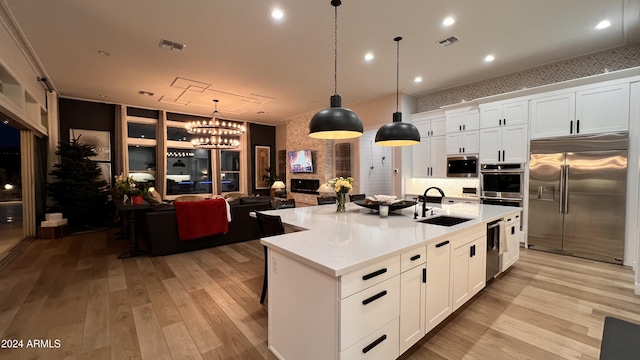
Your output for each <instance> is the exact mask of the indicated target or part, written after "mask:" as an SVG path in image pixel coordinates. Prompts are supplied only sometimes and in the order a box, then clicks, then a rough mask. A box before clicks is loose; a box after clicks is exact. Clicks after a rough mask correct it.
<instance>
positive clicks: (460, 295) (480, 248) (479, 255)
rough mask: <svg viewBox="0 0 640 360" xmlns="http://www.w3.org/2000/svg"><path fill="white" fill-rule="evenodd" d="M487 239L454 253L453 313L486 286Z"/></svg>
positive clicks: (458, 248)
mask: <svg viewBox="0 0 640 360" xmlns="http://www.w3.org/2000/svg"><path fill="white" fill-rule="evenodd" d="M486 255H487V238H486V237H484V236H483V237H480V238H477V239H476V240H473V241H471V242H469V243H467V244H464V245H461V246H458V247H456V248H455V250H454V251H453V267H452V279H453V280H452V286H453V311H455V310H457V309H458V308H459V307H460V306H462V304H464V303H466V302H467V301H468V300H469V299H471V298H472V297H473V296H474V295H475V294H477V293H478V291H480V290H482V289H483V288H484V286H485V284H486V281H485V277H486V276H485V275H486V268H487V256H486Z"/></svg>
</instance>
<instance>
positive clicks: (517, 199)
mask: <svg viewBox="0 0 640 360" xmlns="http://www.w3.org/2000/svg"><path fill="white" fill-rule="evenodd" d="M523 198H524V166H523V164H520V163H518V164H482V165H480V199H481V202H482V203H483V204H490V205H505V206H517V207H522V199H523Z"/></svg>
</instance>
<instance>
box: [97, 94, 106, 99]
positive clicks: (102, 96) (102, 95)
mask: <svg viewBox="0 0 640 360" xmlns="http://www.w3.org/2000/svg"><path fill="white" fill-rule="evenodd" d="M98 96H99V97H101V98H103V99H106V98H108V96H107V95H104V94H99V95H98Z"/></svg>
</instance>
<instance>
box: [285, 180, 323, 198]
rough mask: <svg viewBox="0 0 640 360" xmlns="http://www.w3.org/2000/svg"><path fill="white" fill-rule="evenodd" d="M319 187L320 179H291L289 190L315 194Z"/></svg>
mask: <svg viewBox="0 0 640 360" xmlns="http://www.w3.org/2000/svg"><path fill="white" fill-rule="evenodd" d="M319 187H320V180H309V179H291V187H290V189H291V192H297V193H305V194H315V195H317V194H318V188H319Z"/></svg>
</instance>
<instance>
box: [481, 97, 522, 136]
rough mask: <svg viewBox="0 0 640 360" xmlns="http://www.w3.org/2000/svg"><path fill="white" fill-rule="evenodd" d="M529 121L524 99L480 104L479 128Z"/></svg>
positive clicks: (520, 123) (519, 123)
mask: <svg viewBox="0 0 640 360" xmlns="http://www.w3.org/2000/svg"><path fill="white" fill-rule="evenodd" d="M528 123H529V102H528V101H526V100H521V101H512V102H497V103H490V104H481V105H480V128H481V129H486V128H490V127H495V126H507V125H524V124H528Z"/></svg>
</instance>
